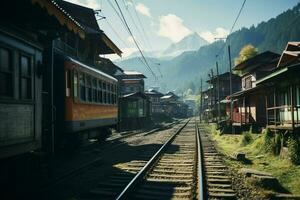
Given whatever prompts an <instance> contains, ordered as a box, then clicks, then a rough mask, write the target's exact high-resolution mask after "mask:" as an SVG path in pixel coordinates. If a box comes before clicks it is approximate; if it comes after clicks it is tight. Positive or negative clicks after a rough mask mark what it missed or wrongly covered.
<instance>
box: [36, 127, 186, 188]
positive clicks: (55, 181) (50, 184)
mask: <svg viewBox="0 0 300 200" xmlns="http://www.w3.org/2000/svg"><path fill="white" fill-rule="evenodd" d="M180 122H181V121H177V122H173V123H171V124H168V125H167V126H164V127H161V128H156V129H153V130H151V131H149V132H146V133H145V134H143V135H148V134H150V133H154V132H159V131H162V130H164V129H168V128H171V127H172V126H174V125H176V124H178V123H180ZM141 133H142V132H138V133H131V134H127V135H124V136H121V137H118V138H114V139H112V140H110V141H109V142H114V141H117V140H120V139H125V138H129V137H132V136H135V135H138V134H141ZM124 144H126V142H120V143H118V144H112V145H111V146H109V147H110V148H112V150H115V149H116V148H117V147H119V146H121V145H124ZM104 151H105V150H104ZM104 156H105V155H104V154H103V155H101V156H99V157H97V158H95V159H93V160H91V161H88V162H86V163H83V164H81V165H80V166H79V167H76V168H74V169H72V170H69V171H68V172H66V173H64V174H62V175H61V176H58V177H56V178H53V179H52V180H50V181H49V182H47V183H45V184H43V185H42V186H41V188H40V190H41V191H40V192H45V191H47V190H48V189H49V188H51V187H53V186H54V185H56V184H58V183H60V182H63V181H65V180H66V179H68V178H70V177H72V176H73V175H75V174H76V173H78V172H80V171H82V170H83V169H86V168H88V167H89V166H92V165H93V164H94V163H96V162H98V161H100V160H102V159H103V157H104Z"/></svg>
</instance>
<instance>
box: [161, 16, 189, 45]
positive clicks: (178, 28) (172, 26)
mask: <svg viewBox="0 0 300 200" xmlns="http://www.w3.org/2000/svg"><path fill="white" fill-rule="evenodd" d="M191 33H192V31H191V30H190V29H188V28H187V27H186V26H184V25H183V20H182V19H181V18H179V17H178V16H176V15H174V14H168V15H164V16H161V17H160V18H159V30H158V35H159V36H162V37H166V38H169V39H170V40H172V41H173V42H178V41H180V40H181V39H183V38H184V37H186V36H187V35H190V34H191Z"/></svg>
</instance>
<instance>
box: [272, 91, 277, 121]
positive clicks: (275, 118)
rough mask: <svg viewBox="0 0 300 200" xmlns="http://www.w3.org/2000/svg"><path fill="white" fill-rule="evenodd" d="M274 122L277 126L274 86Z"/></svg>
mask: <svg viewBox="0 0 300 200" xmlns="http://www.w3.org/2000/svg"><path fill="white" fill-rule="evenodd" d="M273 98H274V124H275V126H277V114H276V108H275V107H276V105H277V104H276V88H274V97H273Z"/></svg>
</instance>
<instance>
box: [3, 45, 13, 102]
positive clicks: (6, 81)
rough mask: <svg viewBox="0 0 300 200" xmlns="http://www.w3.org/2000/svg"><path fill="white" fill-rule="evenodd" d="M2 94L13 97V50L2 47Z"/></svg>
mask: <svg viewBox="0 0 300 200" xmlns="http://www.w3.org/2000/svg"><path fill="white" fill-rule="evenodd" d="M0 96H4V97H13V70H12V63H11V52H10V51H9V50H7V49H4V48H0Z"/></svg>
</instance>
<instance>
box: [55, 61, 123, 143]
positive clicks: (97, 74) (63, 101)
mask: <svg viewBox="0 0 300 200" xmlns="http://www.w3.org/2000/svg"><path fill="white" fill-rule="evenodd" d="M60 62H61V64H63V67H61V68H62V69H63V73H61V74H60V75H58V76H59V77H60V78H59V80H58V81H56V92H57V100H56V107H57V113H56V115H57V123H56V127H57V128H56V135H58V136H57V137H56V138H57V139H56V142H62V141H63V144H65V143H68V142H73V141H74V140H73V139H76V140H77V141H78V140H82V138H96V137H98V138H101V137H103V136H104V135H105V134H107V129H108V128H111V127H115V126H116V125H117V122H118V99H117V83H118V82H117V80H116V79H115V78H113V77H111V76H109V75H107V74H105V73H103V72H101V71H99V70H97V69H94V68H92V67H89V66H87V65H85V64H83V63H81V62H79V61H77V60H74V59H72V58H63V60H61V61H60ZM58 70H59V69H58ZM62 93H63V95H62ZM62 96H63V98H62ZM101 134H104V135H101ZM58 140H60V141H58ZM66 140H67V141H66ZM68 140H69V141H68Z"/></svg>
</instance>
